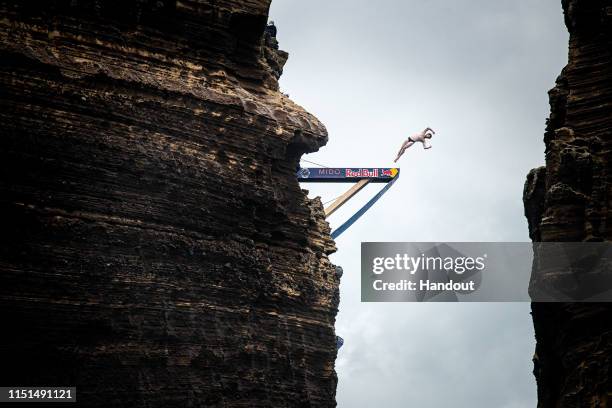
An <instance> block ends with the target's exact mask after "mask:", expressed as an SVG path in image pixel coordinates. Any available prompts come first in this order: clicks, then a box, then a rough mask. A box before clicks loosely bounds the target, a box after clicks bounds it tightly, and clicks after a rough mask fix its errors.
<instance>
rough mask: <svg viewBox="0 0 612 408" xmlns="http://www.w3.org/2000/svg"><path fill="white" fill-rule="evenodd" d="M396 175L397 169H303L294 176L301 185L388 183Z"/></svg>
mask: <svg viewBox="0 0 612 408" xmlns="http://www.w3.org/2000/svg"><path fill="white" fill-rule="evenodd" d="M398 174H399V168H397V167H392V168H380V167H373V168H372V167H345V168H341V167H332V168H330V167H325V168H322V167H303V168H300V169H299V170H298V172H297V174H296V176H297V178H298V181H300V182H302V183H353V182H355V181H359V180H364V179H369V180H370V182H371V183H388V182H390V181H391V180H393V179H394V178H395V177H396V176H397V175H398Z"/></svg>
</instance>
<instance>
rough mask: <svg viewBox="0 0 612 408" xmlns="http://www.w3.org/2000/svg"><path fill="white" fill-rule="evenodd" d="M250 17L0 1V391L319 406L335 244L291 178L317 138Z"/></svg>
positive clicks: (123, 5) (255, 2)
mask: <svg viewBox="0 0 612 408" xmlns="http://www.w3.org/2000/svg"><path fill="white" fill-rule="evenodd" d="M268 8H269V0H243V1H239V0H200V1H190V0H186V1H180V2H178V1H167V0H164V1H148V2H147V1H144V2H143V1H137V0H129V1H124V2H119V3H115V2H100V1H80V0H77V1H49V2H45V3H44V4H43V3H28V2H19V1H14V2H10V1H9V2H3V3H2V4H1V5H0V84H1V85H0V89H1V91H0V92H1V93H2V97H1V98H0V104H1V108H0V118H1V123H2V128H1V130H0V132H1V133H2V135H1V137H0V163H1V164H0V165H1V166H2V171H1V176H0V206H1V210H0V214H1V217H2V229H1V231H0V240H1V245H0V273H1V276H2V281H1V284H0V310H1V311H2V312H1V315H2V322H3V333H2V339H1V340H0V361H2V370H0V371H1V374H0V383H1V384H2V385H4V386H19V385H21V386H25V385H41V386H52V385H62V386H68V385H75V386H76V387H77V400H78V401H79V402H80V404H81V405H85V406H100V407H113V406H147V407H171V406H178V407H185V406H205V407H238V406H240V407H264V406H265V407H270V406H274V407H289V406H292V407H293V406H300V407H330V406H335V401H334V396H335V387H336V374H335V371H334V360H335V357H336V342H335V334H334V321H335V315H336V312H337V306H338V283H339V282H338V277H337V276H336V274H335V273H334V268H333V265H331V263H330V261H329V259H328V254H330V253H331V252H333V251H334V250H335V247H334V243H333V241H332V240H331V238H330V237H329V227H328V225H327V223H326V222H325V221H324V215H323V212H322V206H321V203H320V202H319V201H318V200H317V201H314V200H312V201H311V200H309V199H308V198H307V197H306V195H305V193H304V191H302V190H301V189H300V187H299V185H298V182H297V180H296V178H295V176H294V171H295V168H296V165H297V163H298V162H299V157H300V156H301V155H302V154H303V153H305V152H312V151H316V150H317V149H318V148H319V147H321V146H322V145H324V144H325V143H326V141H327V134H326V130H325V128H324V126H323V125H322V124H321V123H320V122H319V121H318V120H317V119H316V118H315V117H313V116H312V115H311V114H309V113H308V112H306V111H304V109H302V108H301V107H300V106H298V105H296V104H295V103H293V102H292V101H291V100H289V99H288V98H287V97H286V96H284V95H283V94H281V93H280V92H279V90H278V83H277V80H278V76H279V75H280V73H281V72H282V66H283V64H284V62H285V60H286V59H287V54H286V53H285V52H283V51H279V50H278V49H276V48H275V47H271V46H269V45H270V44H268V42H266V41H264V28H265V25H266V21H267V12H268ZM281 34H282V33H281ZM266 44H268V45H266Z"/></svg>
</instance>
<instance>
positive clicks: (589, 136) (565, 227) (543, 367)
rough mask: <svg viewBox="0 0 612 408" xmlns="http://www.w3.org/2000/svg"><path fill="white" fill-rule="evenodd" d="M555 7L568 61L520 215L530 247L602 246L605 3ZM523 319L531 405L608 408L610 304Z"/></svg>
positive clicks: (610, 6)
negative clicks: (527, 327) (529, 340)
mask: <svg viewBox="0 0 612 408" xmlns="http://www.w3.org/2000/svg"><path fill="white" fill-rule="evenodd" d="M562 3H563V8H564V12H565V22H566V25H567V28H568V30H569V33H570V42H569V62H568V65H567V66H566V67H565V68H564V69H563V71H562V73H561V75H560V76H559V78H558V79H557V84H556V87H555V88H554V89H552V90H551V91H550V93H549V95H550V105H551V114H550V118H549V120H548V122H547V129H546V134H545V137H544V141H545V143H546V167H542V168H539V169H534V170H532V171H531V173H530V174H529V176H528V177H527V183H526V184H525V192H524V202H525V214H526V216H527V219H528V221H529V231H530V237H531V239H532V240H534V241H608V240H611V239H612V217H611V219H610V220H608V217H610V211H611V209H610V205H611V204H610V197H612V182H611V177H612V172H611V171H610V170H611V169H612V155H611V154H612V153H611V152H612V2H610V1H609V0H563V2H562ZM608 221H610V222H608ZM534 278H539V277H534ZM548 278H551V279H553V280H554V279H555V277H548ZM532 314H533V321H534V327H535V332H536V340H537V346H536V354H535V357H534V365H535V366H534V374H535V376H536V379H537V383H538V399H539V403H538V406H539V407H543V408H544V407H546V408H548V407H607V406H610V404H612V305H610V304H593V303H590V304H578V303H576V304H548V303H533V304H532Z"/></svg>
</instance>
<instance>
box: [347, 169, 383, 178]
mask: <svg viewBox="0 0 612 408" xmlns="http://www.w3.org/2000/svg"><path fill="white" fill-rule="evenodd" d="M345 174H346V177H378V169H358V170H353V169H346V173H345Z"/></svg>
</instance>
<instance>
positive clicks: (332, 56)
mask: <svg viewBox="0 0 612 408" xmlns="http://www.w3.org/2000/svg"><path fill="white" fill-rule="evenodd" d="M270 18H271V19H272V20H274V21H275V23H276V26H277V27H278V40H279V42H280V46H281V48H282V49H284V50H286V51H288V52H289V53H290V57H289V61H288V63H287V65H286V66H285V72H284V74H283V77H282V78H281V88H282V91H283V92H286V93H289V94H290V96H291V98H292V99H293V100H294V101H296V102H297V103H299V104H301V105H302V106H304V107H305V108H306V109H307V110H309V111H310V112H312V113H313V114H315V115H316V116H317V117H318V118H319V119H321V121H322V122H323V123H324V124H325V125H326V126H327V129H328V131H329V136H330V140H329V143H328V145H327V146H326V147H324V148H322V149H321V151H320V152H317V153H314V154H311V155H308V156H306V157H305V158H306V159H308V160H312V161H315V162H318V163H322V164H325V165H327V166H330V167H345V166H346V167H387V166H389V167H391V166H392V165H393V162H392V160H393V158H394V157H395V153H396V152H397V150H398V148H399V146H400V145H401V143H402V141H403V140H404V139H405V138H406V137H407V136H408V135H409V134H410V133H412V132H415V131H418V130H421V129H423V128H424V127H425V126H430V127H432V128H434V129H435V130H436V132H437V134H436V136H435V137H434V138H433V139H432V143H431V144H432V145H433V148H432V149H431V150H426V151H425V150H423V149H422V147H421V146H420V145H418V146H413V147H412V148H411V149H409V150H408V151H407V152H406V154H405V155H404V157H403V158H402V159H401V161H400V163H399V164H400V167H401V178H400V180H398V182H397V183H396V184H395V185H394V186H393V188H392V189H391V190H390V191H389V193H387V195H385V197H384V198H383V199H381V200H380V201H379V202H378V203H377V204H376V206H375V207H374V208H372V209H371V210H370V211H369V212H368V213H367V214H366V215H365V216H364V217H363V218H362V219H360V220H359V221H358V222H357V223H356V224H355V225H354V226H353V227H351V229H349V230H348V231H347V232H346V233H345V234H344V235H343V236H341V237H340V238H339V239H338V240H337V245H338V248H339V250H338V252H337V253H336V254H334V255H333V256H332V260H333V261H334V262H335V263H336V264H338V265H341V266H343V267H344V277H343V278H342V284H341V287H340V291H341V292H340V293H341V303H340V312H339V314H338V318H337V322H336V332H337V334H339V335H340V336H342V337H344V339H345V345H344V347H343V348H342V349H341V350H340V352H339V355H338V360H337V361H336V370H337V372H338V377H339V384H338V390H337V401H338V405H339V407H342V408H345V407H346V408H349V407H350V408H353V407H373V406H381V407H406V406H413V407H420V408H427V407H436V408H437V407H448V406H452V407H466V408H467V407H470V408H472V407H487V408H490V407H496V408H514V407H517V408H518V407H520V408H523V407H535V406H536V388H535V381H534V379H533V376H532V374H531V371H532V363H531V357H532V354H533V350H534V338H533V327H532V323H531V317H530V315H529V304H527V303H514V304H493V303H479V304H469V303H461V304H450V303H448V304H439V303H438V304H414V303H406V304H373V303H361V302H360V277H359V273H360V264H359V256H360V243H361V242H362V241H407V242H422V241H436V242H440V241H446V242H448V241H527V240H528V233H527V224H526V221H525V218H524V216H523V206H522V202H521V195H522V189H523V183H524V180H525V175H526V174H527V172H528V171H529V170H530V169H531V168H533V167H536V166H539V165H542V164H543V161H544V144H543V142H542V138H543V133H544V126H545V119H546V117H547V116H548V111H549V107H548V97H547V91H548V90H549V89H550V88H551V87H552V86H553V85H554V81H555V78H556V76H557V75H558V73H559V72H560V70H561V68H562V67H563V66H564V65H565V63H566V61H567V39H568V36H567V32H566V30H565V27H564V24H563V15H562V11H561V4H560V0H495V1H491V0H466V1H461V2H459V1H453V0H379V1H371V0H331V1H330V0H309V1H298V0H273V2H272V7H271V10H270ZM303 164H304V165H306V166H310V165H309V164H307V163H303ZM303 187H304V188H307V189H309V190H310V196H311V197H314V196H317V195H319V196H321V197H323V200H324V201H326V200H330V199H332V198H334V197H336V196H337V195H339V194H340V193H341V192H342V191H343V190H345V189H347V188H348V187H349V186H348V185H327V186H322V185H314V184H308V185H304V186H303ZM380 188H381V185H374V186H368V187H366V189H365V190H364V191H362V192H361V193H360V194H359V196H358V198H356V199H355V200H354V201H352V202H350V203H349V204H347V205H346V206H345V208H343V209H342V210H340V211H338V212H336V213H335V214H334V215H333V216H332V217H331V218H330V223H331V224H332V227H336V226H338V225H340V224H341V223H342V222H343V221H344V220H345V219H346V218H347V217H348V216H350V215H351V214H352V213H353V212H354V211H355V210H356V209H357V208H359V207H360V206H361V205H362V204H363V203H364V202H365V201H366V200H367V199H369V198H370V197H371V196H372V195H373V194H374V193H375V191H377V190H378V189H380Z"/></svg>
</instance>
